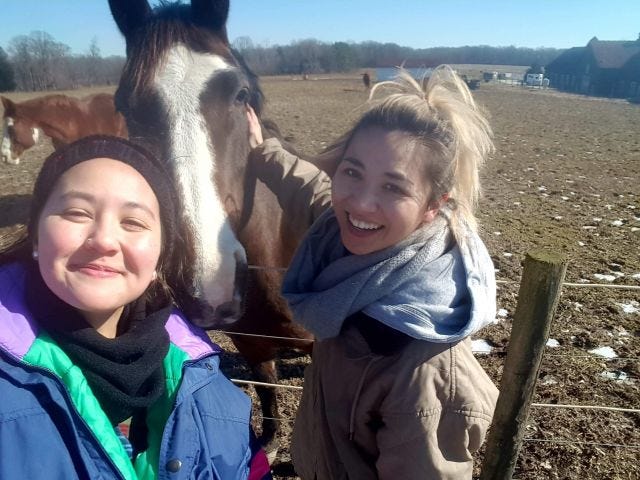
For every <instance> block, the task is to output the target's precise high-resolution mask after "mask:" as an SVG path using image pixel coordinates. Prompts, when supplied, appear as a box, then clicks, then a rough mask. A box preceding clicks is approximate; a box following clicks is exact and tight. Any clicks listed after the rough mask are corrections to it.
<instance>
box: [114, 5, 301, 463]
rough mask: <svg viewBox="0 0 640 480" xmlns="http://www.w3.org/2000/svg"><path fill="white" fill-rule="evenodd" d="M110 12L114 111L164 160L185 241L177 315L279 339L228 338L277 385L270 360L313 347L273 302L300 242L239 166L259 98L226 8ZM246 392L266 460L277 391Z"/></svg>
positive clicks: (272, 444) (244, 160) (273, 446)
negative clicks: (184, 279)
mask: <svg viewBox="0 0 640 480" xmlns="http://www.w3.org/2000/svg"><path fill="white" fill-rule="evenodd" d="M109 4H110V7H111V12H112V14H113V17H114V19H115V21H116V23H117V25H118V28H119V29H120V31H121V32H122V33H123V35H124V37H125V39H126V44H127V61H126V64H125V67H124V70H123V73H122V78H121V80H120V85H119V87H118V90H117V92H116V106H117V109H118V110H119V111H121V112H122V113H123V114H124V116H125V118H126V119H127V127H128V129H129V133H130V136H131V139H132V140H134V141H136V142H139V143H141V144H143V145H144V146H146V147H147V148H149V149H151V150H153V151H155V152H156V153H157V154H158V155H159V156H160V158H162V159H164V160H165V161H166V162H167V166H168V168H169V170H170V171H171V172H172V175H173V177H174V180H175V183H176V185H177V188H178V190H179V193H180V197H181V201H182V203H183V205H182V211H183V212H184V217H183V220H184V221H185V223H186V224H187V226H189V227H190V228H189V229H190V230H191V231H192V232H193V235H192V239H191V241H190V250H191V251H189V252H187V253H188V254H189V255H191V256H192V257H193V258H194V259H195V261H194V262H193V270H194V274H193V277H194V278H193V279H191V282H190V283H191V284H192V287H191V290H192V291H191V292H189V297H192V301H191V302H187V303H188V305H185V310H187V313H188V315H189V316H190V318H191V320H192V321H193V322H194V323H196V324H198V325H200V326H202V327H204V328H214V327H215V328H217V327H222V328H224V329H225V331H228V332H246V333H252V334H259V335H271V336H275V337H288V338H285V339H278V338H260V337H252V336H239V335H232V336H231V338H232V341H233V342H234V344H235V345H236V347H237V348H238V350H239V351H240V353H241V354H242V355H243V356H244V357H245V358H246V360H247V361H248V363H249V365H250V366H251V368H252V371H253V374H254V377H255V378H256V379H257V380H259V381H262V382H268V383H275V382H276V381H277V373H276V367H275V361H274V360H275V358H276V356H277V354H278V351H279V350H280V349H282V348H292V347H301V348H302V349H304V350H305V351H310V347H311V342H310V341H308V340H311V338H312V337H311V335H310V334H309V333H308V332H306V331H305V330H304V329H303V328H302V327H301V326H299V325H297V324H295V323H293V322H292V320H291V316H290V312H289V309H288V307H287V305H286V302H285V301H284V300H283V298H282V297H281V296H280V293H279V292H280V284H281V279H282V271H281V270H282V267H286V266H287V265H288V264H289V262H290V260H291V257H292V255H293V252H294V250H295V248H296V246H297V244H298V241H299V239H300V237H301V235H302V234H303V233H304V232H300V231H295V230H294V228H293V226H292V224H290V223H289V222H288V219H287V218H285V217H284V216H283V213H282V211H281V209H280V207H279V205H278V202H277V200H276V198H275V196H274V195H273V193H271V191H269V190H268V189H267V188H266V186H265V185H263V184H262V183H261V182H259V181H257V180H256V178H255V175H253V174H252V172H251V169H250V168H248V156H249V152H250V150H251V148H250V145H249V138H248V121H247V117H246V105H247V104H250V105H251V106H252V107H253V109H254V110H255V111H256V112H257V114H258V115H260V113H261V109H262V101H263V96H262V91H261V90H260V88H259V85H258V79H257V77H256V75H255V74H253V73H252V72H251V71H250V70H249V69H248V67H247V66H246V65H245V63H244V61H243V60H242V59H241V58H239V57H237V56H235V55H234V53H233V52H232V51H231V49H230V47H229V41H228V38H227V32H226V26H225V24H226V20H227V16H228V11H229V2H228V0H227V1H216V0H192V2H191V5H182V4H171V5H164V6H161V7H158V8H156V9H155V10H152V9H151V7H150V6H149V4H148V3H147V0H109ZM248 264H249V265H256V266H261V267H267V268H266V269H263V270H257V271H255V270H250V271H249V279H248V281H246V269H247V265H248ZM245 290H246V302H245V304H244V314H242V317H241V318H240V319H239V320H237V317H238V316H239V315H240V314H241V313H242V295H243V293H244V291H245ZM236 320H237V321H236ZM233 322H235V323H233ZM225 325H226V327H225ZM295 339H305V340H307V341H299V340H295ZM256 391H257V393H258V395H259V397H260V401H261V407H262V412H263V416H264V417H268V418H264V419H263V425H262V426H263V430H262V437H261V439H262V441H263V443H264V444H265V447H266V449H267V451H268V452H269V453H270V454H272V456H274V455H275V451H276V450H277V439H276V430H277V426H276V422H275V421H274V420H272V419H273V418H277V417H278V413H277V405H276V403H275V402H276V397H275V392H274V391H273V389H272V388H264V387H257V388H256Z"/></svg>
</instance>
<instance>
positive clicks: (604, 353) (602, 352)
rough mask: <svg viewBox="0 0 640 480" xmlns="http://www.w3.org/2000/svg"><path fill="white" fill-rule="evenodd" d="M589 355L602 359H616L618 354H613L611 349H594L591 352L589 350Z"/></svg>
mask: <svg viewBox="0 0 640 480" xmlns="http://www.w3.org/2000/svg"><path fill="white" fill-rule="evenodd" d="M589 353H593V354H594V355H597V356H599V357H604V358H617V357H618V354H617V353H616V352H614V351H613V348H611V347H598V348H594V349H592V350H589Z"/></svg>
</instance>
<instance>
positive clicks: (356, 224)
mask: <svg viewBox="0 0 640 480" xmlns="http://www.w3.org/2000/svg"><path fill="white" fill-rule="evenodd" d="M347 218H348V219H349V223H351V225H353V226H354V227H356V228H360V229H362V230H377V229H378V228H380V225H377V224H375V223H367V222H362V221H360V220H356V219H355V218H353V217H352V216H351V215H349V214H347Z"/></svg>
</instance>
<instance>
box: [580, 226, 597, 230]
mask: <svg viewBox="0 0 640 480" xmlns="http://www.w3.org/2000/svg"><path fill="white" fill-rule="evenodd" d="M596 228H598V227H596V226H594V225H583V227H582V229H583V230H595V229H596Z"/></svg>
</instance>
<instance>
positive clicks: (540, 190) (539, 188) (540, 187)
mask: <svg viewBox="0 0 640 480" xmlns="http://www.w3.org/2000/svg"><path fill="white" fill-rule="evenodd" d="M538 191H539V192H546V191H547V187H545V186H544V185H540V186H539V187H538Z"/></svg>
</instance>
